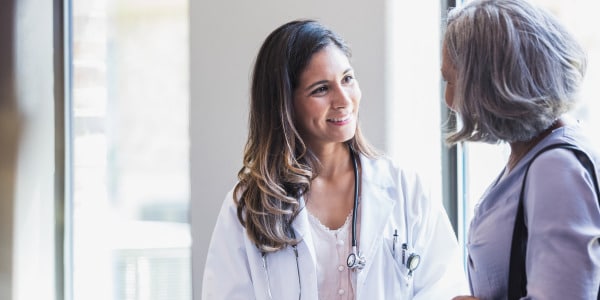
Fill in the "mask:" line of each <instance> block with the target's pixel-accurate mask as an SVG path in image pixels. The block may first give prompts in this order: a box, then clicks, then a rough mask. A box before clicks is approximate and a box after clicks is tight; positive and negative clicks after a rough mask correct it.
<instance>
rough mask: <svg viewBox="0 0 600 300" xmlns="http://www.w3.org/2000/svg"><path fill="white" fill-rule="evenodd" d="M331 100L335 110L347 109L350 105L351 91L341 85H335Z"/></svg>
mask: <svg viewBox="0 0 600 300" xmlns="http://www.w3.org/2000/svg"><path fill="white" fill-rule="evenodd" d="M334 91H335V92H334V96H333V99H332V106H333V108H335V109H342V108H347V107H348V106H350V105H351V103H352V91H351V90H350V89H348V88H345V87H343V86H341V85H336V86H335V89H334Z"/></svg>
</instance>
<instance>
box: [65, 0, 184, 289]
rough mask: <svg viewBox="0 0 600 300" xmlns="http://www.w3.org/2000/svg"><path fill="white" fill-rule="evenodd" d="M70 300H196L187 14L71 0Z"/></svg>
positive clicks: (129, 1)
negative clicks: (193, 299) (190, 218)
mask: <svg viewBox="0 0 600 300" xmlns="http://www.w3.org/2000/svg"><path fill="white" fill-rule="evenodd" d="M71 6H72V16H68V17H71V18H72V19H71V22H70V24H71V26H72V27H71V32H72V61H71V62H70V63H71V64H72V81H71V82H72V86H71V93H72V100H71V103H72V107H70V114H71V118H72V119H71V120H70V122H71V125H72V128H71V130H72V136H71V140H70V148H71V151H72V159H71V165H70V166H69V167H70V170H71V172H72V182H70V185H71V186H72V199H71V202H70V204H69V205H68V206H67V211H70V212H71V214H70V215H68V216H67V218H68V219H69V222H68V225H69V227H68V228H67V230H68V232H69V234H67V238H68V244H70V246H71V247H70V249H68V250H67V253H70V256H67V262H68V265H70V269H71V270H70V271H71V272H72V273H70V272H68V271H67V272H66V273H67V274H70V276H71V279H70V280H67V286H68V287H69V288H68V289H67V290H68V292H67V293H72V296H71V298H73V299H191V295H192V293H191V261H190V257H191V255H190V251H191V250H190V247H191V238H190V229H189V221H188V202H189V175H188V174H189V153H188V148H189V137H188V136H189V135H188V131H189V130H188V119H189V118H188V102H189V91H188V90H189V89H188V69H187V68H188V17H187V16H188V12H187V10H188V7H187V1H185V0H153V1H142V0H119V1H114V0H93V1H82V0H72V2H71Z"/></svg>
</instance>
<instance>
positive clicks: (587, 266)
mask: <svg viewBox="0 0 600 300" xmlns="http://www.w3.org/2000/svg"><path fill="white" fill-rule="evenodd" d="M524 209H525V216H526V220H525V222H526V224H527V228H528V230H529V236H528V241H527V254H526V270H527V281H528V282H527V292H528V295H527V297H525V299H596V298H597V296H598V295H597V294H598V287H599V283H600V240H599V239H600V212H599V209H598V200H597V198H596V195H595V192H594V185H593V182H592V179H591V177H590V175H589V174H588V173H587V172H586V170H585V168H584V167H583V165H582V164H581V163H580V162H579V161H578V160H577V158H576V157H575V156H574V155H573V153H572V152H571V151H569V150H564V149H558V150H553V151H549V152H547V153H544V154H541V155H540V156H539V157H538V158H537V159H536V160H535V161H534V162H533V163H532V165H531V167H530V170H529V175H528V179H527V186H526V193H525V199H524Z"/></svg>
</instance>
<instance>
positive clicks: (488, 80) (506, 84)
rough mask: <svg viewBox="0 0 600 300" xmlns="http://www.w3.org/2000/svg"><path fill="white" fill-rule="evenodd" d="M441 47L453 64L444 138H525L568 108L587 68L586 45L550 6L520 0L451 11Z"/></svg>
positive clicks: (487, 0)
mask: <svg viewBox="0 0 600 300" xmlns="http://www.w3.org/2000/svg"><path fill="white" fill-rule="evenodd" d="M444 45H445V46H444V47H446V50H447V53H448V58H449V60H450V62H451V64H452V65H453V66H454V67H455V69H456V73H457V78H456V80H455V83H454V84H455V94H454V95H453V107H452V108H453V110H455V111H456V112H457V114H458V116H459V117H460V120H461V121H462V126H461V128H460V129H459V130H458V131H457V132H454V133H452V134H450V135H449V136H448V137H447V138H446V141H447V142H448V143H449V144H454V143H457V142H460V141H464V140H466V141H482V142H488V143H497V142H500V141H505V142H514V141H528V140H531V139H532V138H534V137H535V136H537V135H538V134H539V133H540V132H542V131H543V130H545V129H547V128H548V127H550V126H551V125H552V124H553V123H554V122H555V121H556V119H558V118H559V117H560V116H561V115H562V114H564V113H565V112H568V111H569V110H571V109H572V108H573V107H574V105H575V103H576V101H577V97H576V94H577V92H578V90H579V86H580V83H581V81H582V80H583V76H584V74H585V69H586V57H585V53H584V51H583V49H582V47H581V46H580V45H579V43H578V42H577V41H575V39H574V38H573V37H572V36H571V34H569V33H568V32H567V30H566V29H565V28H564V27H563V26H562V25H561V24H560V23H559V22H558V21H557V20H556V19H555V18H554V17H553V16H552V15H551V14H550V13H548V12H546V11H544V10H542V9H541V8H537V7H534V6H533V5H531V4H530V3H528V2H526V1H523V0H476V1H472V2H469V3H467V4H466V5H465V6H463V7H459V8H455V9H453V10H451V11H450V12H449V13H448V19H447V29H446V33H445V35H444Z"/></svg>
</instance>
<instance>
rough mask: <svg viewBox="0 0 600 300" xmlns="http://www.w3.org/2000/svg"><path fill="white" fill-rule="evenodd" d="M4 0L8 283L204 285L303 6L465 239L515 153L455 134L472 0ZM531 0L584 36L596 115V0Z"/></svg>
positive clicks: (71, 294) (123, 290)
mask: <svg viewBox="0 0 600 300" xmlns="http://www.w3.org/2000/svg"><path fill="white" fill-rule="evenodd" d="M5 2H6V4H5V5H3V8H2V10H1V11H0V22H1V24H0V25H2V26H0V33H1V36H0V38H1V40H2V43H0V51H1V52H0V72H1V73H0V74H1V75H2V76H0V79H1V81H0V93H1V94H0V101H1V102H0V197H1V198H0V299H50V300H53V299H57V300H61V299H67V300H71V299H77V300H79V299H85V300H88V299H91V300H93V299H103V300H104V299H127V300H130V299H131V300H133V299H135V300H137V299H139V300H146V299H152V300H154V299H156V300H159V299H161V300H162V299H174V300H179V299H186V300H187V299H200V294H201V292H200V289H201V286H202V272H203V268H204V260H205V256H206V251H207V246H208V243H209V241H210V237H211V234H212V228H213V226H214V223H215V221H216V216H217V214H218V211H219V209H220V206H221V204H222V202H223V201H230V200H229V199H224V198H225V195H226V193H227V192H228V191H229V190H230V189H231V188H232V187H233V185H234V184H235V182H236V174H237V171H238V170H239V168H240V167H241V162H242V151H243V146H244V142H245V138H246V133H247V130H246V126H247V113H248V94H249V83H250V75H251V68H252V65H253V62H254V57H255V55H256V54H257V52H258V48H259V47H260V44H261V43H262V41H263V40H264V39H265V38H266V36H267V35H268V34H269V33H270V32H271V31H272V30H273V29H275V28H276V27H278V26H279V25H281V24H283V23H285V22H287V21H290V20H292V19H296V18H313V19H317V20H319V21H321V22H322V23H324V24H325V25H327V26H329V27H330V28H332V29H333V30H334V31H336V32H337V33H339V34H340V35H342V36H343V37H344V38H345V39H346V41H347V42H348V43H349V45H350V46H351V48H352V50H353V58H352V64H353V66H354V68H355V71H356V75H357V79H358V80H359V82H360V85H361V89H362V92H363V98H362V103H361V104H362V105H361V116H360V123H361V126H362V128H363V131H364V133H365V135H366V137H367V138H368V139H369V140H370V141H371V142H372V143H373V144H374V145H375V146H376V147H378V148H379V149H380V150H382V151H384V152H386V153H387V154H389V155H390V156H391V157H393V158H394V159H395V160H397V161H398V162H399V163H400V164H401V165H403V166H404V167H406V168H410V169H415V170H417V171H418V172H420V173H421V174H422V175H423V176H424V177H425V179H426V180H427V181H428V184H429V187H430V188H431V193H432V195H433V200H434V201H442V202H443V203H444V206H445V208H446V211H447V212H448V215H449V217H450V219H451V221H452V223H453V226H454V229H455V232H456V234H457V238H458V240H459V242H461V243H462V244H464V238H465V236H466V231H467V228H468V224H469V221H470V218H471V214H472V211H473V207H474V205H476V203H477V201H478V199H479V196H480V195H481V193H482V192H483V190H484V189H485V188H486V187H487V185H488V184H489V182H490V181H491V180H492V179H493V177H495V176H496V175H497V174H498V173H499V172H500V170H501V169H502V167H503V166H504V164H505V162H506V156H507V154H508V152H507V148H506V146H505V145H480V144H469V145H458V146H456V147H452V148H448V147H446V146H445V145H444V144H443V131H442V125H443V124H444V123H445V122H446V121H447V120H448V119H449V114H448V111H447V109H446V108H445V105H444V103H443V100H442V95H443V89H442V88H443V85H442V82H441V78H440V74H439V69H440V46H441V45H440V42H441V35H442V33H443V18H444V16H445V13H446V11H447V10H448V9H449V8H450V7H454V6H457V5H460V4H461V3H460V1H458V3H457V2H456V1H450V0H440V1H395V0H374V1H368V2H367V1H350V2H348V1H339V0H332V1H325V2H323V1H316V0H309V1H302V2H299V1H289V0H284V1H281V0H263V1H260V2H256V1H228V0H226V1H186V0H53V1H42V0H20V1H17V0H6V1H5ZM534 2H535V3H538V4H539V5H542V6H544V7H546V8H547V9H549V10H551V11H552V12H553V13H554V14H555V15H556V16H557V17H558V18H559V19H561V20H562V21H563V23H564V24H565V25H566V26H567V27H568V28H569V29H570V30H571V31H572V32H573V33H574V34H575V36H577V38H579V40H580V41H581V42H582V44H583V45H584V47H585V48H586V49H587V51H588V56H589V68H588V74H587V77H586V81H585V83H584V86H583V90H582V99H583V101H582V104H581V105H580V107H578V109H577V111H576V112H575V117H576V118H578V119H579V120H580V122H581V123H582V125H583V127H584V128H588V129H591V128H598V126H599V125H600V124H599V122H600V121H599V120H598V119H599V118H598V117H597V116H599V115H600V105H599V104H598V102H597V101H595V100H596V99H598V98H599V97H600V85H598V84H594V82H596V83H597V82H598V80H599V78H598V76H600V75H598V72H599V70H600V62H598V60H599V59H600V58H599V55H600V33H599V32H598V31H597V30H594V29H595V28H598V25H599V24H597V23H599V22H600V20H598V18H595V17H594V16H593V15H592V14H593V11H594V10H593V9H591V7H590V5H591V2H589V1H582V0H574V1H570V2H568V3H566V2H564V1H558V0H535V1H534ZM594 24H595V25H594ZM590 136H591V137H593V138H594V139H595V141H594V142H595V143H596V145H597V146H598V147H599V148H600V138H598V136H597V135H593V134H592V133H591V132H590Z"/></svg>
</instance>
